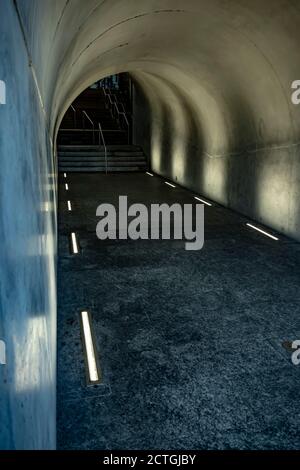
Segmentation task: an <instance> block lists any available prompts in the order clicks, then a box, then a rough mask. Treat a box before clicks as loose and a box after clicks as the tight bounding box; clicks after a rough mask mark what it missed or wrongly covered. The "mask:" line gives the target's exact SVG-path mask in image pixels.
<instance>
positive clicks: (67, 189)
mask: <svg viewBox="0 0 300 470" xmlns="http://www.w3.org/2000/svg"><path fill="white" fill-rule="evenodd" d="M65 188H66V191H69V185H68V183H66V184H65Z"/></svg>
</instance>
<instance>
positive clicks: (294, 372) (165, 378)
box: [57, 174, 300, 449]
mask: <svg viewBox="0 0 300 470" xmlns="http://www.w3.org/2000/svg"><path fill="white" fill-rule="evenodd" d="M65 182H66V180H64V178H63V175H60V182H59V185H60V190H59V227H58V234H59V259H58V409H57V415H58V448H59V449H297V448H299V445H300V432H299V420H300V409H299V401H300V365H299V366H295V365H294V364H293V363H292V361H291V354H292V353H291V351H289V350H288V349H286V348H284V347H283V345H282V343H283V342H285V341H294V340H296V339H300V289H299V279H300V245H299V244H298V243H296V242H293V241H292V240H288V239H286V238H284V237H280V240H279V241H278V242H276V241H273V240H271V239H268V238H266V237H264V236H263V235H261V234H259V233H257V232H254V231H251V230H250V229H249V228H247V227H246V226H245V223H246V222H248V219H245V218H243V217H241V216H240V215H237V214H235V213H234V212H232V211H229V210H227V209H225V208H223V207H220V206H218V205H215V206H214V207H206V208H205V245H204V248H203V249H202V250H200V251H198V252H196V251H186V250H185V249H184V243H183V242H181V241H141V240H139V241H105V242H103V241H100V240H98V239H97V238H96V233H95V230H96V223H97V221H98V220H99V219H98V218H97V217H96V207H97V206H98V205H99V204H100V203H102V202H113V203H115V204H117V200H118V196H119V195H128V199H129V203H133V202H142V203H145V204H147V203H148V204H149V203H150V202H167V203H169V204H170V203H172V202H177V201H180V202H181V203H184V202H186V203H191V202H193V194H192V193H191V192H189V191H186V190H184V189H182V188H178V187H177V188H176V189H172V188H170V187H169V186H167V185H165V184H164V180H163V179H161V178H159V177H153V178H151V177H149V176H148V175H146V174H118V175H108V176H105V175H102V174H68V175H67V182H68V184H69V191H68V192H66V191H65V189H64V183H65ZM68 199H70V200H71V201H72V203H73V212H68V210H67V203H66V201H67V200H68ZM71 231H75V232H76V233H77V235H78V239H79V242H80V246H81V248H82V252H81V253H80V254H79V255H76V256H75V255H70V254H69V239H68V236H69V234H70V232H71ZM82 309H89V310H90V312H91V314H92V318H93V325H94V330H95V334H96V339H97V347H98V353H99V358H100V366H101V369H102V374H103V383H102V384H101V385H99V386H98V387H95V388H91V387H86V385H85V369H84V360H83V350H82V344H81V339H80V322H79V313H80V311H81V310H82Z"/></svg>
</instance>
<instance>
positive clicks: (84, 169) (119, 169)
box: [59, 166, 145, 173]
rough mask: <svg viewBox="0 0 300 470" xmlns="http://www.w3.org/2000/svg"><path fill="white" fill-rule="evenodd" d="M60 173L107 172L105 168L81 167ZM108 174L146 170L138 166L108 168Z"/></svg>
mask: <svg viewBox="0 0 300 470" xmlns="http://www.w3.org/2000/svg"><path fill="white" fill-rule="evenodd" d="M59 171H60V172H68V173H94V172H99V173H104V172H105V171H106V169H105V167H81V168H68V167H66V168H64V169H59ZM107 171H108V173H112V172H124V173H125V172H129V171H130V172H131V171H132V172H133V171H136V172H137V171H142V172H144V171H145V168H141V167H138V166H132V167H126V166H124V167H123V166H122V167H107Z"/></svg>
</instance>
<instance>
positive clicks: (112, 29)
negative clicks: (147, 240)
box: [16, 0, 300, 240]
mask: <svg viewBox="0 0 300 470" xmlns="http://www.w3.org/2000/svg"><path fill="white" fill-rule="evenodd" d="M16 4H17V5H18V8H19V10H20V14H21V17H22V20H23V23H24V28H25V31H26V37H27V40H28V44H29V48H30V51H31V54H32V60H33V64H34V66H35V69H36V76H37V79H38V82H39V84H40V88H41V94H42V97H43V101H44V104H45V108H46V110H47V116H48V117H49V121H50V124H51V128H52V129H53V130H55V129H56V130H57V129H58V126H59V123H60V121H61V118H62V117H63V114H64V112H65V111H66V109H67V107H68V106H69V105H70V104H71V102H72V101H73V99H74V98H75V97H76V96H77V95H78V94H79V92H81V91H83V90H84V89H85V88H86V87H87V86H88V85H89V84H91V83H93V82H94V81H95V80H96V79H100V78H101V77H104V76H105V75H109V74H111V73H115V72H126V71H128V72H131V73H132V75H133V76H134V78H135V80H136V81H137V82H138V83H139V86H140V88H141V90H142V91H143V93H144V94H145V95H146V96H147V97H148V100H149V103H150V108H151V114H150V117H149V118H147V119H146V121H148V120H149V119H150V121H151V124H152V125H151V126H150V129H151V136H150V137H149V139H150V143H151V153H150V155H149V156H150V157H151V160H152V166H153V169H154V171H156V172H157V173H159V174H163V175H167V176H168V177H169V178H171V179H174V180H175V179H177V181H179V182H180V183H181V184H182V185H184V186H186V187H188V188H193V189H198V190H199V192H201V193H204V194H206V195H207V196H209V197H210V198H212V199H214V200H216V201H218V202H220V203H222V204H223V205H225V206H228V207H231V208H233V209H235V210H238V211H240V212H242V213H244V214H247V215H249V216H251V217H252V218H254V219H256V220H259V221H262V222H264V223H265V224H266V225H268V226H271V227H273V228H274V229H276V230H279V231H281V232H284V233H285V234H287V235H289V236H291V237H293V238H296V239H298V240H299V239H300V235H299V233H300V232H299V225H300V210H299V178H300V168H299V142H300V135H299V123H300V107H299V106H295V105H293V104H292V101H291V95H292V89H291V84H292V82H293V81H294V80H297V79H299V76H300V56H299V42H300V7H299V3H298V1H297V0H265V1H261V0H228V1H224V0H209V1H208V0H140V1H133V0H110V1H109V2H108V1H103V0H85V1H84V2H83V1H82V0H43V1H40V0H30V1H28V0H16ZM143 118H144V114H141V115H139V116H137V123H138V125H142V124H143ZM137 143H138V144H139V143H143V142H137Z"/></svg>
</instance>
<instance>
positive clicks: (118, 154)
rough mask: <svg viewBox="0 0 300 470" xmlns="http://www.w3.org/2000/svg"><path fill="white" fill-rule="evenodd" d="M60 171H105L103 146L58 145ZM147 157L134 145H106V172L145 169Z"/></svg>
mask: <svg viewBox="0 0 300 470" xmlns="http://www.w3.org/2000/svg"><path fill="white" fill-rule="evenodd" d="M58 170H59V171H60V172H68V173H70V172H85V173H87V172H106V158H105V151H104V147H99V146H98V145H59V146H58ZM146 170H147V158H146V156H145V154H144V152H143V150H142V149H141V148H140V147H138V146H136V145H126V144H121V145H108V146H107V172H128V171H146Z"/></svg>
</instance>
